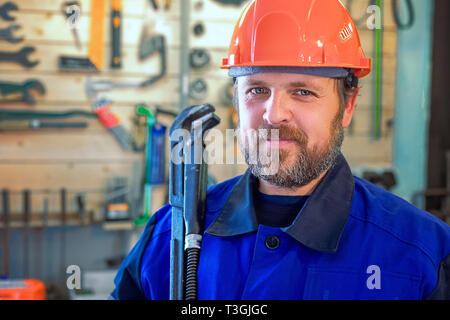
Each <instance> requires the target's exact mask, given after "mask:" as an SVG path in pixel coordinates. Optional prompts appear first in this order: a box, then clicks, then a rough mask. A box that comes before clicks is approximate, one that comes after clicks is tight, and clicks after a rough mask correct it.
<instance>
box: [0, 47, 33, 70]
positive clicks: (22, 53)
mask: <svg viewBox="0 0 450 320" xmlns="http://www.w3.org/2000/svg"><path fill="white" fill-rule="evenodd" d="M35 50H36V48H35V47H28V46H27V47H23V48H22V49H20V50H19V51H13V52H6V51H0V62H2V61H8V62H16V63H19V64H21V65H22V66H23V67H25V68H33V67H34V66H36V65H37V64H38V63H39V61H30V60H29V59H28V56H29V55H30V54H31V53H32V52H34V51H35Z"/></svg>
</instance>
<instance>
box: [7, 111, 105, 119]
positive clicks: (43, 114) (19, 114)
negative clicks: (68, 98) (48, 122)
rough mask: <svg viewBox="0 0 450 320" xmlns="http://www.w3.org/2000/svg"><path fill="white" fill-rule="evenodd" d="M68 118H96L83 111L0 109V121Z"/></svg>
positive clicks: (95, 115) (91, 113)
mask: <svg viewBox="0 0 450 320" xmlns="http://www.w3.org/2000/svg"><path fill="white" fill-rule="evenodd" d="M68 117H86V118H97V114H95V113H94V112H88V111H84V110H68V111H63V112H58V111H36V110H11V109H0V121H2V120H25V119H30V120H32V119H53V118H58V119H60V118H68Z"/></svg>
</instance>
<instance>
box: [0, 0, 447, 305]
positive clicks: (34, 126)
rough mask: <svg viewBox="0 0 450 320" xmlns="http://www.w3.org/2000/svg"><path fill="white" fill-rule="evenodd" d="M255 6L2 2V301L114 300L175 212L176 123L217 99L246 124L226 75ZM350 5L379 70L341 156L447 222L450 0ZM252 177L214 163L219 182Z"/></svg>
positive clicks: (144, 0)
mask: <svg viewBox="0 0 450 320" xmlns="http://www.w3.org/2000/svg"><path fill="white" fill-rule="evenodd" d="M247 2H248V1H245V0H181V1H180V0H177V1H170V0H159V1H158V0H127V1H115V0H80V1H55V0H20V1H19V0H15V1H0V48H1V50H0V51H1V52H0V190H1V195H0V204H1V206H0V223H1V224H0V232H1V236H0V243H1V245H0V277H1V279H2V280H1V281H0V299H2V298H3V299H7V298H11V297H19V296H14V294H18V292H19V293H20V292H21V294H23V296H21V297H25V294H29V297H32V298H38V297H44V296H45V298H47V299H104V298H106V297H107V296H108V294H109V293H110V292H111V290H112V289H113V287H114V284H113V278H114V275H115V273H116V271H117V268H118V267H119V265H120V263H121V261H122V260H123V258H124V257H125V255H126V254H127V253H128V252H129V250H130V249H131V248H132V246H133V244H134V243H135V242H136V241H137V239H138V237H139V235H140V234H141V232H142V230H143V227H144V225H145V223H146V221H147V220H148V218H149V216H150V215H151V214H152V213H153V212H154V211H155V210H157V209H158V208H159V207H161V206H162V205H163V204H165V203H167V201H168V195H167V192H168V190H167V189H168V162H169V151H170V146H169V138H168V129H169V128H170V125H171V123H172V121H173V119H174V116H176V115H177V114H178V113H179V112H180V110H182V109H183V108H185V107H187V106H189V105H193V104H199V103H205V102H208V103H210V104H212V105H213V106H215V108H216V113H217V115H218V116H219V117H220V118H221V120H222V121H221V124H220V125H219V128H220V129H221V130H225V129H227V128H234V126H235V122H236V115H235V113H234V110H233V107H232V93H233V92H232V82H231V80H230V79H229V78H228V77H227V71H226V70H221V69H220V65H221V63H222V58H225V57H226V56H227V49H228V44H229V41H230V38H231V35H232V32H233V29H234V24H235V22H236V21H237V19H238V18H239V15H240V12H241V11H242V8H243V7H244V5H245V3H247ZM342 3H343V4H344V5H345V6H346V7H347V8H348V9H349V11H350V13H351V15H352V17H353V18H354V19H355V22H356V24H357V26H358V30H359V34H360V37H361V42H362V45H363V48H364V49H365V52H366V54H367V55H368V56H369V57H371V58H372V62H373V72H372V74H371V76H370V77H367V78H364V79H363V80H362V81H361V87H362V89H361V94H360V97H359V100H358V104H357V110H356V113H355V116H354V119H353V122H352V125H351V127H350V128H349V129H348V130H346V138H345V142H344V147H343V152H344V154H345V156H346V157H347V160H348V161H349V163H350V165H351V167H352V170H353V172H354V174H355V175H357V176H360V177H364V178H365V179H368V180H370V181H372V182H374V183H376V184H378V185H380V186H382V187H384V188H386V189H388V190H390V191H392V192H394V193H395V194H397V195H399V196H401V197H403V198H404V199H406V200H408V201H410V202H412V203H413V204H415V205H416V206H419V207H421V208H424V209H426V210H427V211H429V212H431V213H432V214H435V215H436V216H438V217H439V218H441V219H443V220H445V221H447V222H450V218H449V217H450V193H449V189H450V126H449V124H450V110H449V108H448V101H449V98H450V96H449V94H450V90H448V89H447V88H445V86H447V83H448V81H447V79H446V78H445V77H446V75H447V74H449V71H450V70H449V57H450V56H449V42H448V39H449V38H450V34H449V20H448V18H447V17H446V16H445V15H446V14H447V13H448V12H450V8H449V4H450V2H449V1H448V0H434V1H423V0H398V1H396V0H353V1H352V0H342ZM330 14H333V13H332V12H330ZM280 36H282V35H280ZM231 147H232V150H231V152H236V153H237V152H239V151H238V148H237V146H236V145H232V146H231ZM245 168H246V167H245V165H233V164H228V165H211V166H210V167H209V177H208V181H209V183H215V182H220V181H224V180H226V179H229V178H231V177H233V176H236V175H238V174H241V173H243V172H244V170H245ZM78 276H81V279H79V278H77V277H78ZM24 279H36V280H40V282H33V281H28V280H27V281H28V282H24V281H23V280H24ZM42 283H44V284H45V288H44V287H42V286H40V285H41V284H42ZM8 288H9V289H8ZM28 289H29V290H28ZM8 290H9V291H8ZM33 290H34V291H33ZM25 292H26V293H25Z"/></svg>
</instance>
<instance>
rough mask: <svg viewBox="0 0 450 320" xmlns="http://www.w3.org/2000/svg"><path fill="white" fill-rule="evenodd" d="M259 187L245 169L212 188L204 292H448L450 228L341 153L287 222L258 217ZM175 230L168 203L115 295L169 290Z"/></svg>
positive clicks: (202, 265)
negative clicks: (358, 172)
mask: <svg viewBox="0 0 450 320" xmlns="http://www.w3.org/2000/svg"><path fill="white" fill-rule="evenodd" d="M256 186H257V180H256V178H255V177H254V176H253V175H252V174H251V173H250V171H247V172H246V173H245V174H244V175H242V176H239V177H235V178H232V179H230V180H227V181H225V182H222V183H220V184H217V185H214V186H211V187H209V188H208V193H207V203H206V223H205V232H204V236H203V241H202V248H201V255H200V262H199V270H198V298H199V299H224V300H228V299H245V300H253V299H408V300H409V299H427V298H428V299H450V297H449V295H450V294H449V290H450V287H449V286H450V282H449V281H450V227H449V226H448V225H447V224H445V223H444V222H443V221H441V220H439V219H437V218H436V217H434V216H433V215H431V214H430V213H427V212H425V211H422V210H420V209H418V208H416V207H414V206H412V205H411V204H409V203H408V202H406V201H404V200H402V199H401V198H399V197H397V196H395V195H393V194H391V193H389V192H387V191H385V190H383V189H382V188H379V187H377V186H375V185H373V184H371V183H369V182H367V181H365V180H362V179H360V178H358V177H354V176H353V175H352V173H351V171H350V168H349V166H348V164H347V162H346V160H345V158H344V157H343V155H342V154H340V155H339V156H338V158H337V161H336V163H335V165H334V166H333V167H332V168H331V169H330V170H329V171H328V172H327V174H326V175H325V177H324V178H323V179H322V181H321V182H320V183H319V184H318V186H317V187H316V189H315V190H314V192H313V193H312V194H311V195H310V196H309V198H308V200H307V201H306V203H305V205H304V206H303V208H302V209H301V210H300V212H299V213H298V215H297V217H296V218H295V220H294V221H293V223H292V224H291V225H290V226H288V227H284V228H274V227H269V226H265V225H259V224H258V222H257V219H256V217H257V215H256V214H255V211H254V204H253V190H254V188H255V187H256ZM274 214H276V212H274ZM170 234H171V207H170V205H169V204H167V205H165V206H164V207H162V208H161V209H160V210H158V211H157V212H156V213H155V214H154V215H153V216H152V218H151V219H150V220H149V222H148V224H147V225H146V227H145V229H144V231H143V233H142V235H141V237H140V239H139V241H138V242H137V244H136V245H135V246H134V248H133V249H132V250H131V252H130V253H129V254H128V256H127V257H126V258H125V260H124V261H123V263H122V265H121V267H120V269H119V271H118V273H117V276H116V278H115V284H116V288H115V290H114V291H113V292H112V293H111V298H114V299H169V264H170V255H169V252H170Z"/></svg>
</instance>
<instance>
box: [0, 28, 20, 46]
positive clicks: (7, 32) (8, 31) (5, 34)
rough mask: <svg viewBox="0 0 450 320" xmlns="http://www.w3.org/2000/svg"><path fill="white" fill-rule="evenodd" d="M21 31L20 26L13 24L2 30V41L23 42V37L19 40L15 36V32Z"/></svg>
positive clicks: (0, 30)
mask: <svg viewBox="0 0 450 320" xmlns="http://www.w3.org/2000/svg"><path fill="white" fill-rule="evenodd" d="M18 29H20V26H19V25H18V24H12V25H10V26H8V27H6V28H3V29H0V40H5V41H8V42H9V43H19V42H22V41H23V37H21V38H17V37H15V36H14V34H13V33H14V31H16V30H18Z"/></svg>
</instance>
